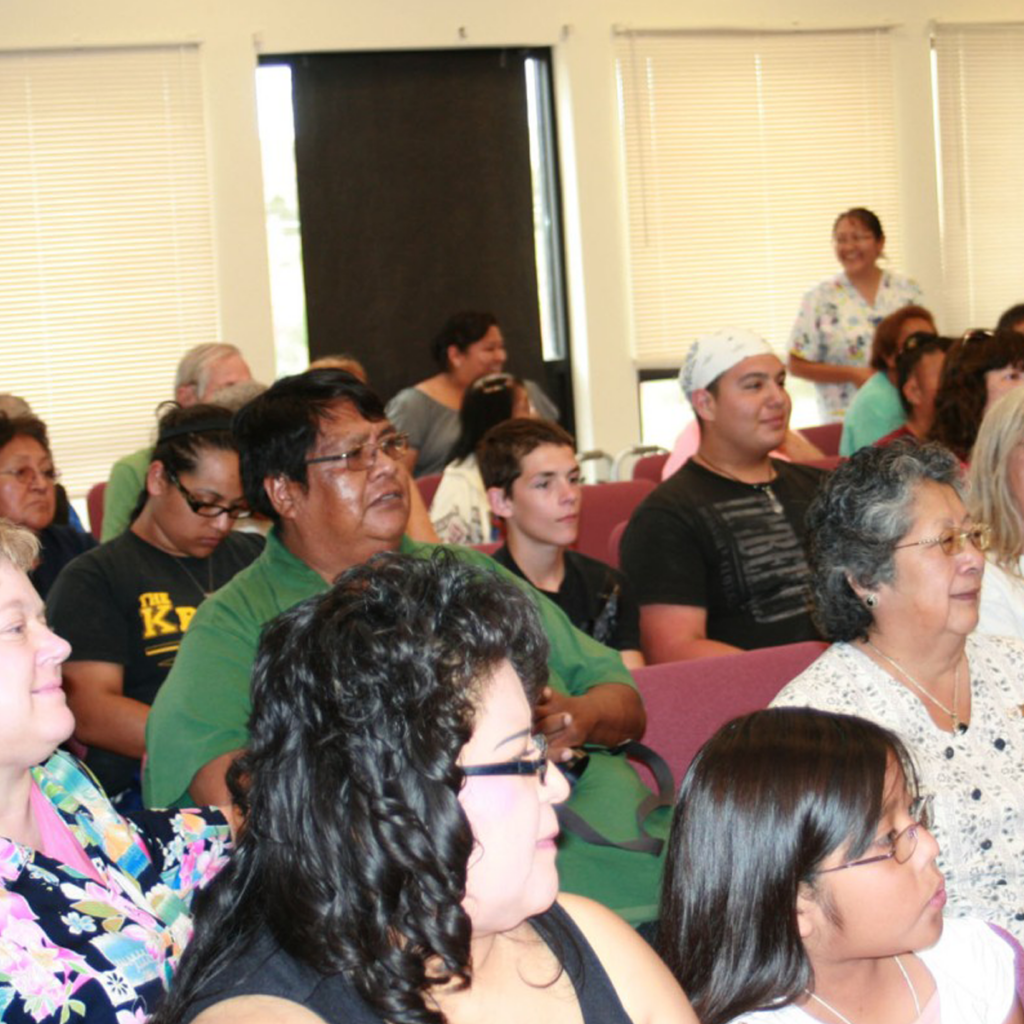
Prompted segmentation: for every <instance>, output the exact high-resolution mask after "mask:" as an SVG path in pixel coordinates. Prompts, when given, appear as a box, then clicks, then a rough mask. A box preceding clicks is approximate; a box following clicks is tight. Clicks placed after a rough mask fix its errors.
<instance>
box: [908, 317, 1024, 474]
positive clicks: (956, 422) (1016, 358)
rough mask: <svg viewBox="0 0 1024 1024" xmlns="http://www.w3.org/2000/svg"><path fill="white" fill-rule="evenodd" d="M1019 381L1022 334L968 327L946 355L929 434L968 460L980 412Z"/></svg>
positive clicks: (1023, 363) (1023, 371)
mask: <svg viewBox="0 0 1024 1024" xmlns="http://www.w3.org/2000/svg"><path fill="white" fill-rule="evenodd" d="M1021 384H1024V335H1021V334H1018V333H1017V332H1016V331H1013V330H1009V329H1006V330H996V331H968V332H967V333H966V334H964V335H963V337H962V338H961V339H960V340H959V341H958V342H957V343H956V344H954V345H953V346H952V347H951V348H950V349H949V352H948V353H947V355H946V363H945V366H944V367H943V370H942V380H941V381H940V382H939V390H938V393H937V394H936V396H935V419H934V420H933V421H932V429H931V432H930V434H929V435H928V437H929V439H930V440H932V441H938V442H939V444H944V445H945V446H946V447H947V448H948V449H949V450H950V451H952V452H953V453H954V454H955V455H956V457H957V458H958V459H960V461H961V462H964V463H967V462H969V461H970V458H971V449H972V448H973V447H974V441H975V438H976V437H977V436H978V430H979V429H980V428H981V423H982V420H983V419H984V417H985V414H986V413H987V412H988V410H989V409H991V408H992V406H993V405H995V403H996V402H998V401H999V399H1000V398H1002V397H1003V395H1005V394H1006V393H1007V392H1008V391H1012V390H1013V389H1014V388H1018V387H1020V386H1021Z"/></svg>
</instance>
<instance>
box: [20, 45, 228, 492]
mask: <svg viewBox="0 0 1024 1024" xmlns="http://www.w3.org/2000/svg"><path fill="white" fill-rule="evenodd" d="M217 334H218V310H217V294H216V279H215V268H214V254H213V236H212V226H211V212H210V193H209V182H208V171H207V163H206V139H205V129H204V124H203V102H202V88H201V76H200V64H199V53H198V49H197V48H196V47H194V46H181V47H177V46H175V47H152V48H149V47H147V48H141V49H130V50H97V51H94V50H88V51H66V52H65V51H61V52H32V53H16V54H11V53H0V391H7V392H13V393H14V394H17V395H21V396H22V397H24V398H26V399H27V400H28V402H29V403H30V404H31V406H32V408H33V411H34V412H35V413H36V415H37V416H39V417H40V418H41V419H43V420H45V421H46V423H47V424H48V426H49V428H50V439H51V444H52V446H53V450H54V455H55V458H56V461H57V465H58V467H59V468H60V469H61V471H62V472H63V475H64V483H65V486H67V488H68V491H69V492H70V493H71V494H72V496H79V495H81V494H84V493H85V491H86V490H87V489H88V487H89V486H90V485H91V484H93V483H95V482H96V481H99V480H105V479H106V478H107V474H108V471H109V469H110V465H111V463H112V462H113V461H114V460H115V459H117V458H119V457H120V456H121V455H124V454H126V453H127V452H129V451H132V450H134V449H136V448H139V447H141V446H143V445H144V444H146V443H148V442H149V441H150V440H151V434H152V428H153V424H154V416H153V413H154V409H155V407H156V405H157V404H158V403H159V402H160V401H161V400H163V399H167V398H170V397H172V395H173V380H174V370H175V367H176V364H177V361H178V359H179V358H180V356H181V354H182V353H183V352H184V351H185V350H186V349H188V348H190V347H191V346H192V345H195V344H198V343H199V342H203V341H216V340H218V339H217Z"/></svg>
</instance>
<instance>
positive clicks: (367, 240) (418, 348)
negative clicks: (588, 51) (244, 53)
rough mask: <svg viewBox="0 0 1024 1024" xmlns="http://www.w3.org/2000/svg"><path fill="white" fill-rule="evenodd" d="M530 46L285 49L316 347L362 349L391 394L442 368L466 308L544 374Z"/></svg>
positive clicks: (524, 371) (517, 358) (515, 363)
mask: <svg viewBox="0 0 1024 1024" xmlns="http://www.w3.org/2000/svg"><path fill="white" fill-rule="evenodd" d="M526 56H527V54H526V52H525V51H513V50H458V51H431V52H425V53H419V52H407V53H358V54H351V53H345V54H313V55H302V56H293V57H289V58H280V57H277V58H273V59H272V61H273V62H276V63H282V62H287V63H289V64H290V65H291V67H292V76H293V78H292V82H293V96H294V105H295V154H296V164H297V174H298V190H299V207H300V216H301V222H302V258H303V265H304V274H305V282H306V308H307V316H308V328H309V347H310V356H311V357H312V358H316V357H317V356H321V355H327V354H330V353H336V352H350V353H352V354H353V355H355V356H356V357H357V358H359V359H360V360H361V361H362V362H363V363H364V365H365V366H366V368H367V371H368V372H369V375H370V381H371V383H372V385H373V386H374V388H375V389H376V390H377V391H378V392H379V393H380V394H381V396H382V397H383V398H385V399H387V398H389V397H390V396H391V395H392V394H393V393H394V392H395V391H397V390H398V389H399V388H402V387H405V386H407V385H409V384H413V383H415V382H416V381H418V380H421V379H422V378H424V377H427V376H429V375H431V374H432V373H435V372H436V370H437V367H436V366H435V364H434V363H433V362H432V360H431V357H430V351H429V349H430V339H431V338H432V337H433V336H434V334H435V333H436V332H437V331H438V329H439V328H440V327H441V325H442V324H443V323H444V321H445V320H446V319H447V318H448V316H450V315H451V314H452V313H454V312H457V311H459V310H463V309H478V310H485V311H489V312H493V313H495V314H496V315H497V317H498V321H499V323H500V324H501V327H502V330H503V332H504V334H505V338H506V342H507V345H508V349H509V363H508V369H509V370H510V371H511V372H514V373H518V374H519V375H521V376H524V377H530V378H533V379H536V380H539V381H540V382H541V383H542V384H543V383H545V370H544V365H543V360H542V354H541V347H540V321H539V315H538V300H537V278H536V264H535V256H534V237H533V205H532V198H531V190H532V183H531V175H530V161H529V130H528V125H527V106H526V84H525V77H524V70H523V63H524V60H525V59H526ZM556 390H557V388H556ZM559 397H561V396H559ZM563 408H564V407H563Z"/></svg>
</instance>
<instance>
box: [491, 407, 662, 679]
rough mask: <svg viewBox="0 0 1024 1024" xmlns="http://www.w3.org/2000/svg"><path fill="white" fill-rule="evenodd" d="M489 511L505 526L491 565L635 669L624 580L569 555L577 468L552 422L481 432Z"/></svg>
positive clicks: (633, 623) (635, 634)
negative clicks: (496, 564)
mask: <svg viewBox="0 0 1024 1024" xmlns="http://www.w3.org/2000/svg"><path fill="white" fill-rule="evenodd" d="M478 451H479V453H480V473H481V475H482V477H483V482H484V485H485V486H486V488H487V497H488V498H489V500H490V503H491V510H492V511H493V512H494V515H495V516H496V517H499V518H500V519H501V520H502V522H503V523H504V524H505V544H503V545H502V546H501V547H500V548H499V549H498V550H497V551H496V552H495V553H494V556H493V557H494V560H495V561H496V562H500V563H501V564H502V565H503V566H505V568H506V569H509V570H510V571H511V572H514V573H515V574H516V575H517V576H519V577H521V578H522V579H525V580H529V581H530V583H532V584H533V585H534V586H535V587H536V588H537V589H538V590H539V591H540V592H541V593H542V594H544V595H545V596H546V597H549V598H551V600H552V601H554V602H555V604H557V605H558V606H559V608H561V609H562V611H563V612H565V614H566V615H568V616H569V618H570V619H571V620H572V624H573V625H574V626H575V627H576V628H577V629H581V630H583V632H584V633H587V634H589V635H590V636H592V637H593V638H594V639H595V640H600V642H601V643H603V644H607V645H608V646H609V647H614V648H615V650H617V651H618V652H619V654H621V655H622V660H623V661H624V662H625V663H626V666H627V667H628V668H630V669H634V668H641V667H642V666H643V663H644V659H643V655H642V654H641V653H640V610H639V608H638V606H637V603H636V600H635V598H634V597H633V593H632V588H631V587H630V585H629V581H628V580H627V579H626V577H625V575H624V574H623V573H621V572H619V571H618V570H617V569H613V568H612V567H611V566H610V565H605V563H604V562H599V561H598V560H597V559H596V558H588V557H587V556H586V555H581V554H580V553H579V552H578V551H571V550H569V545H571V544H574V543H575V542H576V535H577V534H578V533H579V525H580V523H579V519H580V499H581V497H582V484H581V483H580V467H579V464H578V463H577V461H576V446H575V444H574V442H573V439H572V437H571V436H570V435H569V434H567V433H566V432H565V431H564V430H563V429H562V428H561V427H560V426H558V424H557V423H549V422H547V421H546V420H529V419H515V420H509V421H508V422H507V423H502V424H500V425H499V426H496V427H494V428H493V429H491V430H489V431H488V432H487V433H486V434H485V435H484V439H483V441H482V442H481V443H480V447H479V449H478Z"/></svg>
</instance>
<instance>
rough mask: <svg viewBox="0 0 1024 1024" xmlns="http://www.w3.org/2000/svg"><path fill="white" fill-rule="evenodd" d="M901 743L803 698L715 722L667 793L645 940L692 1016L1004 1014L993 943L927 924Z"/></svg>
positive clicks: (1011, 1003) (929, 861)
mask: <svg viewBox="0 0 1024 1024" xmlns="http://www.w3.org/2000/svg"><path fill="white" fill-rule="evenodd" d="M927 803H928V800H927V799H922V797H921V795H920V794H919V793H918V783H917V775H916V771H915V769H914V766H913V763H912V762H911V759H910V756H909V754H908V752H907V749H906V747H905V746H904V745H903V743H902V741H901V740H900V739H899V738H898V737H897V736H896V735H895V734H893V733H891V732H889V731H888V730H886V729H883V728H882V727H881V726H878V725H875V724H874V723H871V722H868V721H866V720H864V719H860V718H855V717H852V716H848V715H835V714H829V713H826V712H822V711H815V710H812V709H809V708H773V709H770V710H767V711H759V712H756V713H754V714H751V715H747V716H745V717H743V718H739V719H736V720H735V721H733V722H730V723H729V724H728V725H726V726H724V727H723V728H722V729H720V730H719V732H718V733H716V735H715V736H714V737H712V739H711V740H709V741H708V743H707V744H705V746H704V747H703V748H702V750H701V751H700V753H699V754H698V755H697V757H696V758H695V759H694V762H693V764H692V765H691V766H690V769H689V771H688V772H687V775H686V778H685V779H684V781H683V785H682V788H681V790H680V794H679V802H678V804H677V807H676V817H675V821H674V824H673V828H672V835H671V839H670V850H669V855H668V861H667V863H666V868H665V886H664V891H663V895H662V906H661V925H660V935H659V945H660V951H661V953H662V956H663V957H664V958H665V960H666V962H667V963H668V965H669V967H670V968H671V969H672V971H673V972H674V973H675V975H676V977H677V979H678V980H679V981H680V983H681V984H682V985H683V987H684V988H685V989H686V991H687V993H688V994H689V996H690V999H691V1000H692V1003H693V1006H694V1009H695V1010H696V1012H697V1014H698V1016H699V1018H700V1020H701V1021H702V1022H703V1024H726V1022H730V1021H746V1022H750V1024H755V1022H760V1021H771V1022H772V1024H787V1022H793V1024H800V1022H808V1021H822V1022H827V1024H911V1022H916V1021H923V1022H938V1021H940V1020H941V1021H945V1022H947V1024H949V1022H954V1021H955V1022H958V1024H959V1022H978V1024H982V1022H991V1024H1002V1022H1003V1021H1007V1022H1009V1021H1013V1022H1020V1021H1022V1020H1024V1015H1022V1011H1021V1006H1020V1003H1019V1001H1018V998H1017V996H1016V994H1015V992H1014V957H1013V951H1012V948H1011V946H1010V945H1009V944H1008V943H1007V942H1006V941H1005V940H1004V939H1003V938H1001V937H1000V936H998V935H997V934H996V933H995V932H993V931H992V930H991V929H990V928H989V927H988V926H987V925H985V924H984V923H982V922H980V921H976V920H970V919H962V920H959V919H951V920H948V921H945V922H944V920H943V913H942V911H943V907H944V906H945V903H946V891H945V882H944V879H943V876H942V874H941V872H940V871H939V869H938V867H937V865H936V856H937V854H938V844H937V843H936V842H935V840H934V838H933V837H932V835H931V834H930V833H929V832H928V828H927V812H926V808H927Z"/></svg>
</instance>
